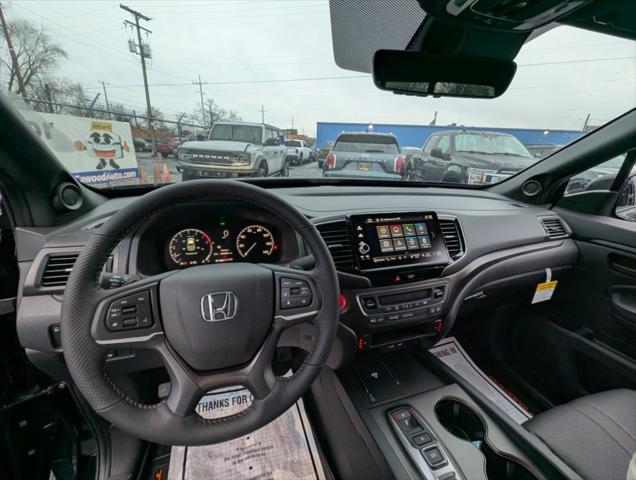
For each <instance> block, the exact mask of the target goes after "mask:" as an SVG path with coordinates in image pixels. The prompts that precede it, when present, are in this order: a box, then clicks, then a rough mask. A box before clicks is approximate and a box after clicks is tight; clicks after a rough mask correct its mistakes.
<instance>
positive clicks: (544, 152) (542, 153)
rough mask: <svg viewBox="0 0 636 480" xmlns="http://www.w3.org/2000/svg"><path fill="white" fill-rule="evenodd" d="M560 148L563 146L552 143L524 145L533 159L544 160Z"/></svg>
mask: <svg viewBox="0 0 636 480" xmlns="http://www.w3.org/2000/svg"><path fill="white" fill-rule="evenodd" d="M561 148H563V145H556V144H554V143H534V144H530V145H526V149H527V150H528V151H529V152H530V154H531V155H532V156H533V157H534V158H545V157H547V156H548V155H550V154H552V153H554V152H556V151H557V150H560V149H561Z"/></svg>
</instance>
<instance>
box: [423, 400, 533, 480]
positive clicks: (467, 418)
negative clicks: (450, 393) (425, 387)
mask: <svg viewBox="0 0 636 480" xmlns="http://www.w3.org/2000/svg"><path fill="white" fill-rule="evenodd" d="M435 414H436V415H437V419H438V420H439V423H441V424H442V426H443V427H444V428H445V429H446V430H448V431H449V432H450V433H451V434H453V435H454V436H456V437H457V438H459V439H461V440H466V441H467V442H470V443H472V444H473V445H474V446H475V448H478V449H479V450H480V451H481V452H482V453H483V454H484V456H485V457H486V475H487V476H488V478H489V479H497V480H498V479H504V480H536V478H537V477H536V476H535V475H533V474H532V473H531V472H530V471H529V470H528V469H527V468H526V467H524V466H523V465H522V464H520V463H519V462H517V461H515V460H513V459H511V458H508V457H505V456H503V455H501V454H499V453H497V452H495V451H494V450H493V449H492V447H491V446H490V445H489V444H488V440H487V439H486V435H485V433H486V429H485V428H486V427H485V425H484V421H483V420H482V418H481V416H480V415H479V414H478V413H477V412H475V410H473V409H472V408H471V407H469V406H468V405H466V404H465V403H463V402H461V401H458V400H455V399H452V398H445V399H443V400H440V401H439V402H437V403H436V404H435Z"/></svg>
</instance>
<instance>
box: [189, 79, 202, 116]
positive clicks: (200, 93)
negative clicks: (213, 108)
mask: <svg viewBox="0 0 636 480" xmlns="http://www.w3.org/2000/svg"><path fill="white" fill-rule="evenodd" d="M192 83H193V84H195V85H196V84H198V85H199V95H200V96H201V117H202V118H205V106H204V104H203V82H202V81H201V75H199V81H198V82H192Z"/></svg>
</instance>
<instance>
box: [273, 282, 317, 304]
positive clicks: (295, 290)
mask: <svg viewBox="0 0 636 480" xmlns="http://www.w3.org/2000/svg"><path fill="white" fill-rule="evenodd" d="M312 301H313V295H312V292H311V287H310V286H309V284H308V283H307V282H306V281H305V280H302V279H299V278H288V277H281V279H280V308H299V307H307V306H309V305H311V302H312Z"/></svg>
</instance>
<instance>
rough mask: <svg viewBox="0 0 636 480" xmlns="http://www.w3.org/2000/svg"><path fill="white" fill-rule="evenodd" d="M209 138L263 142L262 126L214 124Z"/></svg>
mask: <svg viewBox="0 0 636 480" xmlns="http://www.w3.org/2000/svg"><path fill="white" fill-rule="evenodd" d="M209 139H210V140H229V141H233V142H248V143H261V128H260V127H253V126H251V125H224V124H221V125H214V126H213V127H212V130H211V131H210V137H209Z"/></svg>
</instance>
